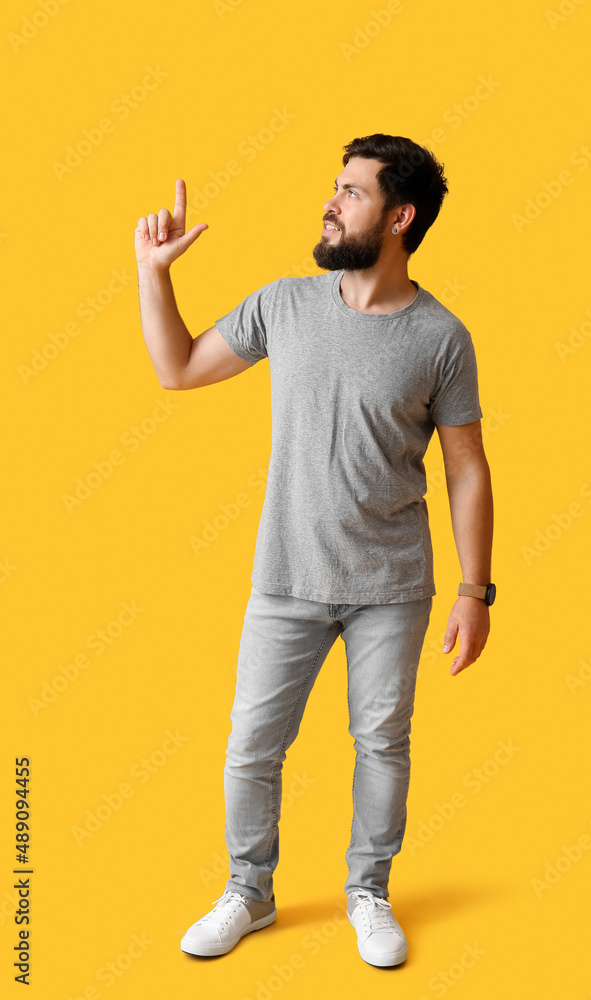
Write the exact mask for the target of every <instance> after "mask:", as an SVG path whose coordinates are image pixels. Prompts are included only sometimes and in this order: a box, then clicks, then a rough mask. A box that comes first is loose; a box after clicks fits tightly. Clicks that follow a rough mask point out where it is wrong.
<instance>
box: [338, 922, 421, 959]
mask: <svg viewBox="0 0 591 1000" xmlns="http://www.w3.org/2000/svg"><path fill="white" fill-rule="evenodd" d="M347 917H348V918H349V923H350V924H351V927H352V928H353V930H354V931H355V933H357V928H356V927H355V924H354V923H353V921H352V920H351V914H350V913H348V914H347ZM357 947H358V949H359V954H360V955H361V958H362V959H363V961H364V962H367V964H368V965H377V966H379V967H380V968H384V967H385V966H390V965H400V964H401V963H402V962H404V961H405V959H406V957H407V955H408V945H406V947H405V948H404V951H401V952H398V953H397V954H394V955H391V956H390V957H388V956H387V955H379V956H378V955H376V956H375V957H372V958H369V956H367V955H364V954H363V945H360V944H359V940H358V941H357Z"/></svg>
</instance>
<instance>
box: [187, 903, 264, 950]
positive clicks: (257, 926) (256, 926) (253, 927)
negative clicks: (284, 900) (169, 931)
mask: <svg viewBox="0 0 591 1000" xmlns="http://www.w3.org/2000/svg"><path fill="white" fill-rule="evenodd" d="M276 919H277V909H276V908H275V909H274V910H273V911H272V912H271V913H268V914H267V916H266V917H260V918H259V919H258V920H255V921H254V922H253V923H252V924H250V925H249V926H248V927H245V928H244V930H243V931H242V933H241V934H239V935H238V937H236V938H234V939H233V940H232V941H224V942H223V943H220V944H212V945H195V944H192V943H191V939H190V938H189V939H187V938H186V935H185V937H183V938H181V951H184V952H186V954H187V955H201V956H203V957H205V958H210V957H212V956H214V955H226V954H227V953H228V952H229V951H232V948H234V946H235V945H237V944H238V942H239V941H240V939H241V938H243V937H244V936H245V934H250V932H251V931H258V930H261V928H263V927H268V926H269V924H272V923H273V921H274V920H276Z"/></svg>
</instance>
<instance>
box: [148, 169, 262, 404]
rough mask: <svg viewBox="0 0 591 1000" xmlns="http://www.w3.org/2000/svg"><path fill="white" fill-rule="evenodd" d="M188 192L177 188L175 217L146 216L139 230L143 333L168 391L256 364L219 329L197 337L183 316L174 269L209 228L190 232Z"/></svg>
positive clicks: (221, 377)
mask: <svg viewBox="0 0 591 1000" xmlns="http://www.w3.org/2000/svg"><path fill="white" fill-rule="evenodd" d="M186 211H187V189H186V185H185V182H184V180H183V179H182V178H181V177H179V178H178V179H177V181H176V184H175V203H174V214H173V215H171V214H170V212H169V211H168V209H166V208H161V209H160V211H159V213H158V214H156V212H150V214H149V215H148V216H145V215H143V216H142V217H141V218H140V220H139V222H138V225H137V228H136V230H135V253H136V259H137V267H138V289H139V300H140V314H141V323H142V332H143V334H144V340H145V342H146V347H147V348H148V354H149V355H150V359H151V361H152V364H153V365H154V369H155V371H156V374H157V376H158V381H159V382H160V385H161V386H162V388H163V389H196V388H198V387H199V386H202V385H211V383H212V382H222V381H223V380H224V379H227V378H231V377H232V375H238V373H239V372H243V371H245V370H246V369H247V368H249V367H250V365H251V364H252V362H248V361H244V360H243V359H242V358H240V357H239V356H238V355H237V354H236V353H235V352H234V351H233V350H232V348H231V347H229V345H228V344H227V343H226V341H225V340H224V338H223V337H222V335H221V333H220V331H219V329H218V328H217V326H215V324H214V325H213V326H210V327H209V329H208V330H205V331H204V332H203V333H202V334H200V335H199V336H198V337H195V338H193V337H192V336H191V334H190V333H189V331H188V330H187V327H186V326H185V324H184V322H183V320H182V317H181V315H180V313H179V310H178V307H177V304H176V300H175V297H174V291H173V288H172V280H171V277H170V266H171V264H172V263H173V261H175V260H177V258H178V257H180V255H181V254H182V253H184V252H185V251H186V250H187V249H188V248H189V247H190V246H191V245H192V244H193V243H194V242H195V240H196V239H197V238H198V237H199V236H201V233H202V232H204V230H205V229H207V228H208V227H207V223H202V222H199V223H197V225H195V226H193V227H192V228H191V229H189V230H188V231H187V232H185V224H186Z"/></svg>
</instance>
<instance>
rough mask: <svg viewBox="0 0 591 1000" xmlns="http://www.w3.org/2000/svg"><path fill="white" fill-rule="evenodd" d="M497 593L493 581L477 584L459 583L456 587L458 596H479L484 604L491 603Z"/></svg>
mask: <svg viewBox="0 0 591 1000" xmlns="http://www.w3.org/2000/svg"><path fill="white" fill-rule="evenodd" d="M496 595H497V588H496V587H495V585H494V583H487V584H486V585H485V584H477V583H461V584H460V586H459V587H458V597H480V598H482V600H483V601H484V603H485V604H488V605H491V604H492V603H493V601H494V599H495V597H496Z"/></svg>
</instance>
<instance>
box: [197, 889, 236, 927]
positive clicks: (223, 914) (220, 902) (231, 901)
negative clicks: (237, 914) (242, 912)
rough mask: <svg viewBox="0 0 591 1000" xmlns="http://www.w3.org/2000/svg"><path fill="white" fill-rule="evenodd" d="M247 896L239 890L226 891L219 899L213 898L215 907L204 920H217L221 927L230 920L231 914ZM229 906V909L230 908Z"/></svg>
mask: <svg viewBox="0 0 591 1000" xmlns="http://www.w3.org/2000/svg"><path fill="white" fill-rule="evenodd" d="M245 898H246V897H245V896H243V895H241V893H239V892H233V891H229V892H224V893H222V895H221V896H220V898H219V899H214V900H213V906H214V909H213V910H211V911H210V912H209V913H206V914H205V916H204V917H201V919H202V920H211V921H212V922H215V923H216V924H218V925H219V926H220V927H223V926H224V924H227V923H228V922H229V918H230V916H231V915H232V914H233V913H234V911H235V910H236V907H237V906H238V904H239V903H243V902H244V900H245ZM228 907H229V909H228Z"/></svg>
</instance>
